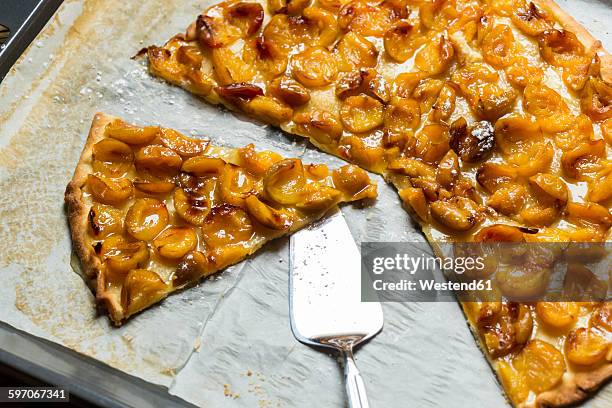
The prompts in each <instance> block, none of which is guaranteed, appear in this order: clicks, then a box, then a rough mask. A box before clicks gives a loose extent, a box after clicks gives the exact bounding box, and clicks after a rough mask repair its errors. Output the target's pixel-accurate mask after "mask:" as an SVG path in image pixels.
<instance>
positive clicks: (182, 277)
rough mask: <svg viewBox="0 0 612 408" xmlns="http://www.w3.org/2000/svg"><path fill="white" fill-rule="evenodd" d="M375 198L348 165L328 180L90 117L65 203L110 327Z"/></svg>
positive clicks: (272, 161)
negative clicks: (343, 207) (341, 208)
mask: <svg viewBox="0 0 612 408" xmlns="http://www.w3.org/2000/svg"><path fill="white" fill-rule="evenodd" d="M376 195H377V192H376V185H375V184H374V183H373V182H372V181H370V178H369V176H368V175H367V173H366V172H365V171H364V170H362V169H360V168H359V167H356V166H353V165H346V166H344V167H341V168H339V169H336V170H333V171H330V169H329V168H328V167H327V166H326V165H323V164H304V163H302V161H301V160H299V159H285V158H283V157H281V156H280V155H278V154H276V153H274V152H271V151H261V152H257V151H256V150H255V149H254V147H253V145H248V146H246V147H244V148H241V149H230V148H223V147H217V146H213V145H211V144H210V142H209V141H208V140H203V139H193V138H189V137H186V136H184V135H182V134H180V133H179V132H177V131H175V130H172V129H165V128H161V127H158V126H155V127H138V126H134V125H130V124H128V123H125V122H124V121H122V120H121V119H118V118H113V117H110V116H107V115H104V114H97V115H96V116H95V118H94V120H93V124H92V127H91V131H90V134H89V137H88V139H87V142H86V144H85V148H84V150H83V153H82V156H81V159H80V161H79V164H78V166H77V169H76V171H75V174H74V177H73V179H72V181H71V182H70V184H68V187H67V189H66V203H67V207H68V216H69V221H70V227H71V232H72V240H73V244H74V249H75V251H76V253H77V255H78V256H79V258H80V260H81V263H82V266H83V269H84V272H85V274H86V276H87V277H88V278H89V279H90V280H91V283H92V286H93V287H94V288H95V291H96V296H97V299H98V300H99V301H101V302H103V303H104V304H105V305H106V307H107V309H108V312H109V314H110V317H111V319H112V320H113V322H114V323H115V324H117V325H120V324H122V322H123V321H124V320H125V319H127V318H128V317H130V316H132V315H134V314H135V313H138V312H139V311H141V310H143V309H145V308H147V307H149V306H151V305H153V304H154V303H157V302H159V301H160V300H162V299H163V298H165V297H166V296H168V294H170V293H171V292H173V291H176V290H179V289H182V288H184V287H185V286H187V285H189V284H193V283H195V282H197V281H198V280H199V279H201V278H204V277H207V276H209V275H211V274H213V273H215V272H217V271H220V270H222V269H224V268H226V267H228V266H230V265H233V264H235V263H237V262H240V261H241V260H243V259H244V258H246V257H247V256H249V255H251V254H253V253H254V252H255V251H257V250H258V249H259V248H261V246H262V245H263V244H264V243H266V242H267V241H270V240H271V239H275V238H278V237H280V236H282V235H285V234H288V233H291V232H294V231H296V230H298V229H300V228H302V227H304V226H305V225H307V224H309V223H311V222H313V221H315V220H317V219H319V218H321V217H322V216H324V215H325V213H326V212H328V211H329V210H330V209H332V208H334V207H336V205H337V204H339V203H342V202H349V201H357V200H363V199H373V198H375V197H376Z"/></svg>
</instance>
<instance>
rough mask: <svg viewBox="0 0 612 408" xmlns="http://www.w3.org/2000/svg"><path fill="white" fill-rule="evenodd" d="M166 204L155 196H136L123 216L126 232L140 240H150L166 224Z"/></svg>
mask: <svg viewBox="0 0 612 408" xmlns="http://www.w3.org/2000/svg"><path fill="white" fill-rule="evenodd" d="M168 219H169V214H168V209H167V208H166V204H164V203H163V202H161V201H159V200H157V199H155V198H138V199H136V200H135V201H134V204H132V206H131V207H130V209H129V210H128V212H127V214H126V216H125V225H126V228H127V231H128V233H129V234H130V235H131V236H133V237H134V238H136V239H138V240H140V241H151V240H153V238H155V237H156V236H157V234H159V233H160V232H161V231H162V230H163V229H164V228H165V227H166V225H168Z"/></svg>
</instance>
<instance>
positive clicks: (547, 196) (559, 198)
mask: <svg viewBox="0 0 612 408" xmlns="http://www.w3.org/2000/svg"><path fill="white" fill-rule="evenodd" d="M529 185H530V186H531V188H532V189H533V190H534V191H535V192H536V196H537V197H538V198H539V199H540V200H541V201H545V202H547V203H551V204H553V205H556V206H559V207H560V206H565V204H566V203H567V201H568V199H569V190H568V188H567V184H565V182H564V181H563V180H562V179H561V178H560V177H558V176H555V175H553V174H549V173H538V174H536V175H535V176H531V177H530V178H529Z"/></svg>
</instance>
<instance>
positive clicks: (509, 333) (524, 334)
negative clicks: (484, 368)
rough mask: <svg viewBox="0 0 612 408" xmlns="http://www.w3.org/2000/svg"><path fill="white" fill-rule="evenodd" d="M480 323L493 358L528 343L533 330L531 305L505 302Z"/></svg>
mask: <svg viewBox="0 0 612 408" xmlns="http://www.w3.org/2000/svg"><path fill="white" fill-rule="evenodd" d="M479 324H480V326H481V327H480V332H481V333H482V336H483V337H484V343H485V346H486V348H487V352H488V353H489V354H490V355H491V357H493V358H497V357H502V356H505V355H507V354H509V353H510V352H512V351H514V350H515V349H516V348H518V347H521V346H522V345H524V344H526V343H527V342H528V341H529V338H530V336H531V332H532V330H533V318H532V317H531V311H530V310H529V307H528V306H526V305H524V304H519V303H503V304H502V307H501V309H499V311H498V312H496V313H495V312H494V313H492V314H491V315H490V316H488V317H487V318H484V319H481V321H480V322H479Z"/></svg>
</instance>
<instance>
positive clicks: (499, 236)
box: [474, 224, 525, 242]
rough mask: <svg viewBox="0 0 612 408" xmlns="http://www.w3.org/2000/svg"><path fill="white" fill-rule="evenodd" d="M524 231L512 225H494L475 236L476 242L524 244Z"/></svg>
mask: <svg viewBox="0 0 612 408" xmlns="http://www.w3.org/2000/svg"><path fill="white" fill-rule="evenodd" d="M524 240H525V239H524V237H523V231H521V230H520V228H518V227H515V226H512V225H504V224H494V225H491V226H488V227H484V228H483V229H481V230H480V231H478V233H477V234H476V235H475V236H474V241H475V242H523V241H524Z"/></svg>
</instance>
